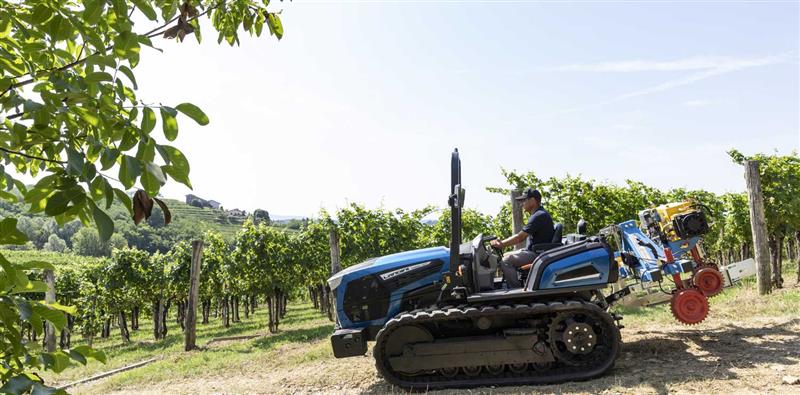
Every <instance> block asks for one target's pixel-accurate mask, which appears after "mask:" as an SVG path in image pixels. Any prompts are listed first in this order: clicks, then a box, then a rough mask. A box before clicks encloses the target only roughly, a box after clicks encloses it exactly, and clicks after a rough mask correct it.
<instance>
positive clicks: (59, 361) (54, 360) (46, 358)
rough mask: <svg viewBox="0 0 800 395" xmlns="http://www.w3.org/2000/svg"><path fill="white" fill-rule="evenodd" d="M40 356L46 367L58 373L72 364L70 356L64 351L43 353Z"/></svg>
mask: <svg viewBox="0 0 800 395" xmlns="http://www.w3.org/2000/svg"><path fill="white" fill-rule="evenodd" d="M39 358H40V359H41V361H42V364H43V365H44V366H45V367H46V368H48V369H50V370H52V371H53V372H56V373H61V372H63V371H64V369H66V368H67V367H69V365H70V357H69V355H68V354H67V353H65V352H63V351H56V352H52V353H49V352H48V353H42V355H41V356H40V357H39Z"/></svg>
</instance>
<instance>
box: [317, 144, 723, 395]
mask: <svg viewBox="0 0 800 395" xmlns="http://www.w3.org/2000/svg"><path fill="white" fill-rule="evenodd" d="M450 190H451V191H452V194H451V195H450V196H449V206H450V208H451V213H452V217H451V225H452V226H451V231H452V234H451V241H450V246H449V248H447V247H435V248H426V249H421V250H416V251H408V252H401V253H398V254H393V255H388V256H383V257H379V258H374V259H370V260H368V261H366V262H363V263H361V264H358V265H354V266H351V267H348V268H347V269H345V270H342V271H341V272H339V273H336V274H335V275H333V276H332V277H331V278H330V279H329V280H328V284H329V286H330V289H331V292H332V293H333V296H334V298H335V302H334V308H335V317H336V329H335V332H334V334H333V335H332V336H331V343H332V347H333V351H334V355H335V356H336V357H337V358H344V357H352V356H360V355H364V354H365V353H366V352H367V342H368V341H375V345H374V347H373V354H374V357H375V363H376V368H377V370H378V372H379V373H380V374H381V376H383V377H384V378H385V379H386V380H387V381H388V382H390V383H392V384H395V385H398V386H401V387H404V388H410V389H432V388H442V387H473V386H486V385H520V384H540V383H556V382H564V381H574V380H585V379H589V378H592V377H596V376H599V375H602V374H603V373H605V372H606V371H608V370H609V369H610V368H611V367H612V366H613V365H614V362H615V360H616V358H617V356H618V355H619V350H620V331H619V328H620V327H621V326H620V325H619V320H621V318H622V317H620V316H618V315H615V314H612V313H610V312H609V311H608V310H609V306H610V304H612V303H614V302H616V301H618V300H620V299H622V298H623V297H625V296H626V295H628V294H630V293H631V290H632V286H631V285H625V281H626V279H627V281H628V282H630V283H631V284H633V285H637V284H638V285H641V284H642V283H656V282H657V283H658V284H659V285H661V281H662V278H664V277H667V276H672V279H673V280H674V281H675V286H674V289H671V290H670V291H669V292H668V293H670V294H671V295H672V297H673V299H675V298H676V295H686V294H685V293H684V294H681V293H680V292H684V291H687V292H690V293H692V294H691V296H696V295H695V294H694V293H697V294H699V295H700V296H701V298H700V301H699V302H698V301H697V298H693V297H684V296H677V298H678V299H679V300H680V302H681V303H678V311H679V313H680V314H682V315H683V316H686V317H689V318H688V320H689V321H696V320H697V319H698V316H699V315H702V316H703V318H704V317H705V315H704V314H705V313H707V311H708V308H707V307H708V304H707V301H706V300H705V296H706V294H708V292H706V291H704V290H703V288H698V286H697V285H696V284H695V281H694V280H693V278H690V279H684V278H682V277H681V273H689V274H690V275H692V274H695V273H696V272H697V270H698V269H705V268H707V269H709V270H708V271H707V272H710V271H711V270H713V271H715V272H716V269H715V268H714V267H712V266H702V265H700V264H698V262H696V261H695V260H691V259H690V260H682V259H679V260H676V259H673V258H672V255H670V254H671V252H670V251H671V250H678V251H679V252H680V254H679V256H681V257H683V256H685V255H687V254H689V253H692V254H694V253H696V251H697V249H696V248H695V244H696V243H697V241H698V240H699V237H700V235H702V234H703V233H704V232H705V231H707V228H708V227H707V222H706V221H705V218H704V217H703V218H700V217H698V215H697V214H696V212H695V211H692V210H680V209H674V208H673V209H671V210H670V211H669V212H665V213H662V215H661V217H657V214H658V213H657V212H655V211H654V212H648V213H645V214H646V215H647V221H649V222H646V223H645V224H643V225H644V226H646V227H647V228H646V229H647V231H648V232H649V233H650V234H649V235H646V234H645V233H643V232H642V231H641V230H640V229H639V228H637V227H636V226H635V223H634V221H629V222H626V223H623V224H620V225H615V226H613V227H608V228H606V229H604V231H603V232H601V234H599V235H597V236H587V235H584V234H580V233H585V232H580V231H579V233H576V234H569V235H566V236H563V235H562V234H561V227H560V225H557V226H556V235H555V236H554V238H553V240H552V243H547V244H536V245H534V246H532V248H533V250H534V251H535V252H537V253H538V256H537V258H536V260H535V261H534V262H533V263H532V264H531V265H530V266H529V267H527V268H523V269H522V270H520V272H519V273H518V274H519V276H520V279H521V280H522V283H523V284H524V286H523V287H522V288H517V289H508V288H507V287H506V286H505V283H504V282H503V281H502V278H498V275H497V274H498V273H499V271H498V263H499V262H500V260H501V259H502V251H499V250H492V249H491V247H490V246H489V242H490V241H491V240H493V239H494V238H495V237H494V236H483V235H479V236H477V237H476V238H475V239H473V240H471V241H470V242H468V243H463V244H462V242H461V210H462V207H463V205H464V189H463V188H462V187H461V162H460V159H459V155H458V150H456V151H455V152H453V155H452V159H451V189H450ZM683 208H684V209H685V208H686V207H683ZM643 213H644V212H643ZM681 213H683V214H687V213H688V214H691V218H684V217H681V216H680V214H681ZM643 215H644V214H643ZM662 217H663V218H664V220H662ZM666 219H670V220H672V219H674V220H675V221H674V222H675V223H674V224H673V223H670V224H667V225H669V226H667V225H664V226H661V224H662V223H666V222H665V221H666ZM681 221H682V222H681ZM679 222H680V224H679V225H675V224H678V223H679ZM677 226H681V228H680V229H678V227H677ZM579 228H580V227H579ZM667 228H668V229H667ZM634 229H635V230H634ZM685 236H689V238H688V240H687V239H685ZM653 237H656V238H657V240H656V241H654V240H653V239H652V238H653ZM671 243H672V244H671ZM612 245H613V247H612ZM697 259H698V260H699V257H698V258H697ZM716 273H717V274H718V273H719V272H716ZM712 274H713V273H712ZM684 277H685V276H684ZM712 277H714V278H709V279H707V282H709V284H706V283H701V284H705V286H706V288H707V289H708V290H711V291H716V292H718V291H719V290H718V289H716V288H717V287H719V288H721V285H719V284H717V283H715V282H714V280H718V279H719V278H718V277H716V276H712ZM704 278H705V277H704ZM609 284H616V286H617V288H618V290H617V291H616V292H611V293H610V294H609V295H608V296H604V294H603V292H602V291H603V290H604V289H605V288H607V287H608V286H609ZM670 288H672V287H670ZM665 292H667V291H665ZM687 298H688V299H687ZM703 302H705V305H704V306H705V307H703ZM698 303H699V305H698ZM673 304H674V303H673ZM703 308H705V313H704V312H703ZM673 311H675V308H673ZM677 316H678V315H676V317H677ZM679 319H680V317H679Z"/></svg>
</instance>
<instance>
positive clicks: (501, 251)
mask: <svg viewBox="0 0 800 395" xmlns="http://www.w3.org/2000/svg"><path fill="white" fill-rule="evenodd" d="M495 239H497V236H486V237H484V238H482V239H481V243H483V244H484V247H483V248H484V249H487V248H486V246H485V243H488V242H490V241H492V240H495ZM489 247H491V249H492V251H494V252H496V253H497V255H498V258H500V259H499V260H500V261H501V260H503V249H502V248H496V247H495V246H493V245H492V244H491V243H490V244H489ZM487 250H488V249H487Z"/></svg>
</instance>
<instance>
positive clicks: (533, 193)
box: [516, 188, 542, 202]
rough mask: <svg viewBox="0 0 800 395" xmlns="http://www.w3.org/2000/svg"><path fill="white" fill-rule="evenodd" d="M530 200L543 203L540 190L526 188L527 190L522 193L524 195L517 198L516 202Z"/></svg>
mask: <svg viewBox="0 0 800 395" xmlns="http://www.w3.org/2000/svg"><path fill="white" fill-rule="evenodd" d="M530 198H535V199H536V201H538V202H541V201H542V194H541V193H539V190H538V189H533V188H525V190H524V191H522V195H519V196H517V198H516V200H526V199H530Z"/></svg>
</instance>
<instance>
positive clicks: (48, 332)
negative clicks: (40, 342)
mask: <svg viewBox="0 0 800 395" xmlns="http://www.w3.org/2000/svg"><path fill="white" fill-rule="evenodd" d="M44 282H45V283H47V292H45V294H44V301H45V302H46V303H48V304H49V303H55V302H56V277H55V274H54V273H53V271H52V270H50V269H46V270H45V271H44ZM44 345H45V349H46V350H47V352H54V351H56V327H55V326H53V324H51V323H49V322H45V327H44Z"/></svg>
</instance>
